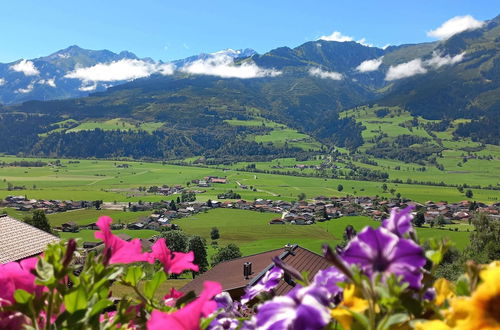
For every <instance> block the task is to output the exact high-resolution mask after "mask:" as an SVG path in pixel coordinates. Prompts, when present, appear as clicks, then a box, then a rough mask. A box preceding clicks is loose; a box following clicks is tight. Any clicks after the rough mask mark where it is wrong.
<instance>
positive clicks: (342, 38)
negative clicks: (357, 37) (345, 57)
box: [319, 31, 354, 42]
mask: <svg viewBox="0 0 500 330" xmlns="http://www.w3.org/2000/svg"><path fill="white" fill-rule="evenodd" d="M319 39H320V40H325V41H338V42H344V41H353V40H354V38H353V37H349V36H345V35H343V34H342V33H340V32H339V31H333V33H332V34H330V35H328V36H321V37H319Z"/></svg>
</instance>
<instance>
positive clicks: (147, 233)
mask: <svg viewBox="0 0 500 330" xmlns="http://www.w3.org/2000/svg"><path fill="white" fill-rule="evenodd" d="M95 232H96V231H95V230H87V229H84V230H80V231H79V232H78V233H64V232H60V233H59V235H60V237H61V238H63V239H69V238H80V239H81V241H82V242H97V241H99V240H98V239H96V238H95V237H94V233H95ZM113 234H116V235H118V234H127V235H129V236H130V237H132V238H150V237H152V236H154V235H158V234H159V233H158V232H157V231H154V230H147V229H143V230H131V229H119V230H113Z"/></svg>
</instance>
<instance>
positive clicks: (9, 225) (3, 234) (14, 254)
mask: <svg viewBox="0 0 500 330" xmlns="http://www.w3.org/2000/svg"><path fill="white" fill-rule="evenodd" d="M57 241H59V238H57V237H56V236H54V235H51V234H49V233H46V232H44V231H43V230H40V229H38V228H36V227H33V226H30V225H28V224H27V223H24V222H23V221H19V220H16V219H14V218H11V217H9V216H7V215H0V264H4V263H7V262H11V261H18V260H22V259H26V258H29V257H33V256H36V255H39V254H40V253H42V252H43V251H44V250H45V248H46V247H47V245H48V244H49V243H52V242H57Z"/></svg>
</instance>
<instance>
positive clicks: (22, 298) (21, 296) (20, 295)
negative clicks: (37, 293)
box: [14, 289, 33, 304]
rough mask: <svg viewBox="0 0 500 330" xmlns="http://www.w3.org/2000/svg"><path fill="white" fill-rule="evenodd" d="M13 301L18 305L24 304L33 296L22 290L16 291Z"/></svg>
mask: <svg viewBox="0 0 500 330" xmlns="http://www.w3.org/2000/svg"><path fill="white" fill-rule="evenodd" d="M14 299H16V301H17V302H18V303H20V304H26V303H28V302H30V301H31V300H32V299H33V295H32V294H30V293H29V292H28V291H24V290H23V289H17V290H16V292H14Z"/></svg>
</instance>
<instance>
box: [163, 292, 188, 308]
mask: <svg viewBox="0 0 500 330" xmlns="http://www.w3.org/2000/svg"><path fill="white" fill-rule="evenodd" d="M183 295H184V293H182V292H180V291H177V290H176V289H175V288H172V289H170V292H169V293H167V294H166V295H165V296H164V297H163V301H164V302H165V305H166V306H170V307H173V306H175V301H176V300H177V299H178V298H180V297H182V296H183Z"/></svg>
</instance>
